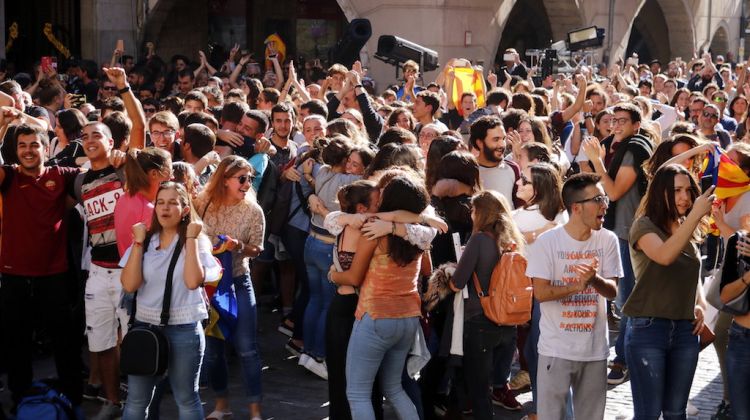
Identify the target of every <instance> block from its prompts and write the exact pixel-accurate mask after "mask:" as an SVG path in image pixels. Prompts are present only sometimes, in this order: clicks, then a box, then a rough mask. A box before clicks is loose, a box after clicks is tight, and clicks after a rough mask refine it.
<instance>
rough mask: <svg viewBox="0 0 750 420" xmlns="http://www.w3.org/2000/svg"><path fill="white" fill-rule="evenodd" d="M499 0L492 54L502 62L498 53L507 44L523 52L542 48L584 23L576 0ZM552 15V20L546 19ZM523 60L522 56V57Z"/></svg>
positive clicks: (561, 38)
mask: <svg viewBox="0 0 750 420" xmlns="http://www.w3.org/2000/svg"><path fill="white" fill-rule="evenodd" d="M506 3H510V2H502V4H501V7H500V8H499V9H498V15H500V16H502V17H503V20H502V21H498V22H497V24H498V27H497V29H498V31H497V38H496V39H497V41H496V42H495V43H494V44H493V45H495V46H496V47H497V48H496V50H495V51H494V53H493V55H492V57H493V58H495V60H496V62H501V61H502V52H503V51H504V50H505V49H506V48H509V47H513V48H516V49H517V50H519V52H521V54H523V51H524V50H526V49H530V48H535V49H544V48H547V47H549V45H550V43H551V42H555V41H559V40H563V39H565V38H566V36H567V33H568V32H569V31H572V30H574V29H577V28H580V27H582V26H585V25H584V21H583V16H582V14H581V9H580V8H579V5H578V1H576V0H544V1H542V0H522V1H515V2H513V3H512V4H506ZM550 16H554V17H555V18H554V19H550V18H549V17H550ZM523 58H524V59H525V57H523Z"/></svg>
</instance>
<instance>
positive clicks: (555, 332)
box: [526, 173, 622, 419]
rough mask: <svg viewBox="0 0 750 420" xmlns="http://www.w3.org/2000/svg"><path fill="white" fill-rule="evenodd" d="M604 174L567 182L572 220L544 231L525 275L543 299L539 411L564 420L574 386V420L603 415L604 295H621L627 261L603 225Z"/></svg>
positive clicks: (606, 347)
mask: <svg viewBox="0 0 750 420" xmlns="http://www.w3.org/2000/svg"><path fill="white" fill-rule="evenodd" d="M599 181H600V177H599V176H598V175H596V174H591V173H581V174H577V175H574V176H572V177H571V178H570V179H568V180H567V181H566V182H565V185H564V186H563V190H562V196H563V203H564V204H565V208H566V210H567V211H568V215H569V216H570V220H569V221H568V222H567V223H566V224H564V225H562V226H558V227H556V228H553V229H551V230H549V231H547V232H545V233H543V234H542V235H540V236H539V237H538V238H537V240H536V241H534V243H533V244H531V245H530V246H529V250H528V267H527V268H526V275H527V276H529V277H531V278H532V281H533V283H534V297H535V298H536V299H537V300H538V301H539V302H540V306H539V307H540V312H541V319H540V322H539V330H540V335H539V344H538V348H539V369H538V372H537V387H538V391H537V395H538V396H539V401H537V414H538V416H539V418H540V419H547V418H565V412H566V406H567V402H566V401H567V399H568V395H569V392H570V390H571V389H572V391H573V401H572V402H573V409H574V411H575V413H576V417H577V418H586V419H601V418H604V409H605V404H606V393H607V387H606V382H605V373H606V371H607V356H608V355H609V342H608V341H609V340H608V331H607V313H606V305H607V299H614V298H615V296H616V295H617V278H618V277H622V264H621V262H620V253H619V250H618V241H617V236H616V235H615V234H614V233H613V232H611V231H609V230H606V229H602V225H603V224H604V218H605V214H606V213H607V207H608V205H609V197H607V194H606V192H605V187H604V186H603V185H602V183H601V182H599Z"/></svg>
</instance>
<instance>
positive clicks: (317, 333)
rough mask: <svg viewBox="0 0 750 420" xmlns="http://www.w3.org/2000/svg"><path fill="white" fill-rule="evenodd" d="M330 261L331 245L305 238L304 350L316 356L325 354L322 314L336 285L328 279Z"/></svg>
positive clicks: (325, 310) (331, 260)
mask: <svg viewBox="0 0 750 420" xmlns="http://www.w3.org/2000/svg"><path fill="white" fill-rule="evenodd" d="M332 264H333V244H327V243H325V242H323V241H320V240H318V239H315V238H313V237H312V236H308V237H307V241H306V242H305V265H306V266H307V282H308V284H309V285H310V300H309V301H308V302H307V308H305V321H304V323H303V324H304V325H303V328H304V338H305V352H306V353H307V354H309V355H310V356H314V357H317V358H325V357H326V316H327V314H328V307H329V306H331V300H333V296H334V295H335V294H336V286H334V285H333V284H332V283H331V282H329V281H328V270H330V269H331V265H332Z"/></svg>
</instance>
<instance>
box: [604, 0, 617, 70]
mask: <svg viewBox="0 0 750 420" xmlns="http://www.w3.org/2000/svg"><path fill="white" fill-rule="evenodd" d="M607 32H609V34H607V51H606V57H604V61H605V62H606V63H607V65H608V66H609V65H610V64H611V63H610V61H611V60H612V59H613V57H612V43H613V41H614V34H615V0H609V16H608V17H607Z"/></svg>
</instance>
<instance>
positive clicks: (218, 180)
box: [200, 155, 255, 212]
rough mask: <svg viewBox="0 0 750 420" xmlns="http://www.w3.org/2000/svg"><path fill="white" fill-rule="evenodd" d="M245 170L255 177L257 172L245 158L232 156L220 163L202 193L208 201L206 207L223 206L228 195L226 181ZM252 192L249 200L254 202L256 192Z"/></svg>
mask: <svg viewBox="0 0 750 420" xmlns="http://www.w3.org/2000/svg"><path fill="white" fill-rule="evenodd" d="M243 170H249V171H250V174H249V176H251V177H254V176H255V170H254V169H253V167H252V166H250V163H249V162H248V161H247V160H246V159H245V158H243V157H240V156H236V155H230V156H227V157H225V158H224V159H222V160H221V163H219V166H218V167H217V168H216V171H215V172H214V173H213V175H211V179H209V180H208V183H207V184H206V188H204V189H203V191H202V192H201V193H200V197H201V198H205V200H206V207H208V204H210V203H214V204H219V205H221V204H223V203H224V198H225V197H226V195H227V188H226V186H225V185H224V180H225V179H227V178H231V177H232V176H234V174H236V173H238V172H240V171H243ZM251 191H252V193H251V194H248V196H247V197H248V198H247V199H250V200H253V201H254V200H255V190H252V188H251ZM205 210H206V209H201V210H200V211H201V212H205Z"/></svg>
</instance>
